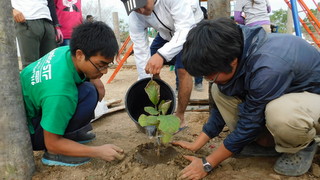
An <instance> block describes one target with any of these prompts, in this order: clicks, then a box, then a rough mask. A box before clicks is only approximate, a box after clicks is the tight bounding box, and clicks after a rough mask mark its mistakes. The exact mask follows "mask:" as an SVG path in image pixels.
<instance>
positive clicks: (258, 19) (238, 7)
mask: <svg viewBox="0 0 320 180" xmlns="http://www.w3.org/2000/svg"><path fill="white" fill-rule="evenodd" d="M270 12H271V6H270V3H269V0H236V4H235V8H234V20H235V21H236V22H237V23H238V24H244V25H246V26H262V27H263V29H264V30H265V31H266V32H268V33H270V32H271V28H270V24H271V23H270V17H269V15H268V13H270ZM243 14H244V16H245V17H243Z"/></svg>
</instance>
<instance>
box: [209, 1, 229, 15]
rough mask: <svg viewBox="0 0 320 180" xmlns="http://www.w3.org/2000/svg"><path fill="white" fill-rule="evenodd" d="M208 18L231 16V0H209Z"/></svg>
mask: <svg viewBox="0 0 320 180" xmlns="http://www.w3.org/2000/svg"><path fill="white" fill-rule="evenodd" d="M207 3H208V4H207V5H208V19H216V18H219V17H230V0H208V2H207Z"/></svg>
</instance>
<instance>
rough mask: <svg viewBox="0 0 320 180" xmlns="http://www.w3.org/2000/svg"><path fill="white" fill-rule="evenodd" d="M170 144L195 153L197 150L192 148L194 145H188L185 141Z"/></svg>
mask: <svg viewBox="0 0 320 180" xmlns="http://www.w3.org/2000/svg"><path fill="white" fill-rule="evenodd" d="M171 144H173V145H175V146H180V147H182V148H184V149H188V150H190V151H197V150H198V149H197V148H196V147H195V146H194V145H195V144H194V143H190V142H187V141H174V142H172V143H171Z"/></svg>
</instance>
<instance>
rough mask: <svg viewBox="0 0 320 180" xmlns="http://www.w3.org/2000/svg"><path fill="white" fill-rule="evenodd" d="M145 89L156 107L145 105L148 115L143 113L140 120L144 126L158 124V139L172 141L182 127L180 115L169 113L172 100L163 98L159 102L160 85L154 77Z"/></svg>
mask: <svg viewBox="0 0 320 180" xmlns="http://www.w3.org/2000/svg"><path fill="white" fill-rule="evenodd" d="M144 90H145V92H146V93H147V94H148V97H149V99H150V101H151V102H152V104H153V105H154V107H152V106H146V107H144V111H145V112H147V113H148V115H145V114H141V115H140V117H139V119H138V122H139V124H140V125H141V126H142V127H145V126H156V129H157V131H156V133H157V134H156V137H157V139H158V138H160V141H161V142H162V143H163V144H167V143H169V142H170V141H171V138H172V136H173V134H174V133H175V132H177V131H178V130H179V127H180V120H179V118H178V117H176V116H174V115H171V114H169V115H167V112H168V110H169V108H170V105H171V103H172V101H171V100H161V102H160V103H159V101H160V85H159V84H158V83H157V82H156V81H154V80H152V79H151V80H150V81H149V83H148V84H147V86H146V87H145V88H144ZM158 144H159V143H158Z"/></svg>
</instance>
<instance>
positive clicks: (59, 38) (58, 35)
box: [55, 27, 63, 44]
mask: <svg viewBox="0 0 320 180" xmlns="http://www.w3.org/2000/svg"><path fill="white" fill-rule="evenodd" d="M55 30H56V42H57V43H58V44H61V43H63V34H62V31H61V29H60V27H55Z"/></svg>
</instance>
